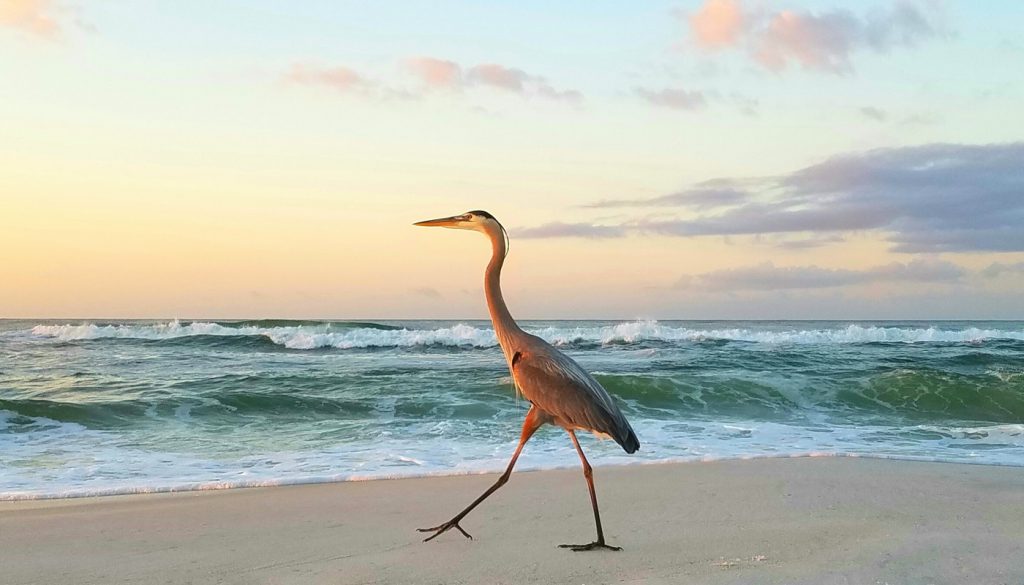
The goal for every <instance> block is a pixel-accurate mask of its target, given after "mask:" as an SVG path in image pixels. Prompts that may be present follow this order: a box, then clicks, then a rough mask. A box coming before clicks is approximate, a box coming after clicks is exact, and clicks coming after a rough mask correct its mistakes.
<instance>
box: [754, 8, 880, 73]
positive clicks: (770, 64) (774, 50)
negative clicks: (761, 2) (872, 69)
mask: <svg viewBox="0 0 1024 585" xmlns="http://www.w3.org/2000/svg"><path fill="white" fill-rule="evenodd" d="M860 32H861V31H860V23H859V22H858V21H857V20H856V19H855V18H854V17H853V16H852V15H850V14H849V13H847V12H840V11H837V12H832V13H828V14H823V15H820V16H819V15H815V14H810V13H799V12H792V11H789V10H785V11H782V12H779V13H778V14H775V15H774V16H772V17H771V20H770V21H769V22H768V24H767V26H766V27H765V28H764V30H762V31H761V34H760V37H759V38H758V39H757V40H756V41H755V42H754V47H753V52H754V55H753V56H754V60H756V61H757V62H758V63H760V64H761V65H762V66H764V67H765V68H767V69H770V70H772V71H781V70H783V69H785V68H786V65H787V64H788V62H789V61H796V62H797V63H799V64H801V65H803V66H804V67H805V68H807V69H818V70H823V71H832V72H837V73H840V72H845V71H849V70H850V69H851V66H850V61H849V58H850V52H851V50H852V49H853V47H854V45H856V44H857V43H858V42H859V38H858V37H859V35H860Z"/></svg>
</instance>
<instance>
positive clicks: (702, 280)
mask: <svg viewBox="0 0 1024 585" xmlns="http://www.w3.org/2000/svg"><path fill="white" fill-rule="evenodd" d="M965 275H966V271H965V270H964V269H963V268H962V267H960V266H958V265H956V264H953V263H952V262H948V261H945V260H936V259H918V260H912V261H910V262H907V263H902V262H892V263H889V264H885V265H882V266H875V267H872V268H867V269H863V270H852V269H844V268H821V267H818V266H775V265H774V264H773V263H771V262H765V263H763V264H758V265H756V266H748V267H744V268H732V269H727V270H715V271H712V272H705V273H703V274H698V275H694V276H683V277H682V278H680V279H679V281H678V282H677V283H676V286H677V287H678V288H694V289H701V290H710V291H751V290H754V291H772V290H795V289H818V288H835V287H846V286H859V285H870V284H878V283H899V282H911V283H914V282H916V283H933V284H934V283H947V284H952V283H956V282H959V281H960V280H961V279H962V278H963V277H964V276H965Z"/></svg>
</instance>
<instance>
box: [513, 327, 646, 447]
mask: <svg viewBox="0 0 1024 585" xmlns="http://www.w3.org/2000/svg"><path fill="white" fill-rule="evenodd" d="M529 338H530V339H529V340H528V343H525V344H523V345H524V346H525V347H524V349H520V350H518V351H517V352H515V353H514V354H513V364H512V376H513V378H514V379H515V382H516V386H517V387H518V388H519V390H520V391H521V392H522V393H523V396H525V397H526V399H527V400H529V401H530V402H532V403H533V404H535V405H536V406H537V407H538V408H540V409H541V410H543V411H544V412H545V413H547V414H549V415H550V416H551V417H552V422H553V423H554V424H556V425H558V426H560V427H562V428H566V429H585V430H588V431H592V432H594V433H597V434H600V435H608V436H609V437H611V438H612V439H614V440H615V442H616V443H618V444H619V445H621V446H622V448H623V449H624V450H625V451H626V453H634V452H636V450H637V449H639V448H640V441H639V440H638V439H637V438H636V433H634V432H633V427H631V426H629V421H627V420H626V417H625V416H623V415H622V411H620V410H619V407H618V405H616V404H615V400H614V399H613V398H612V397H611V396H609V395H608V392H607V391H606V390H605V389H604V387H602V386H601V384H600V383H598V381H597V380H595V379H594V377H593V376H591V375H590V374H589V373H587V371H586V370H584V369H583V368H582V367H580V365H579V364H577V363H576V362H575V361H573V360H572V358H570V357H569V356H567V355H565V354H564V353H562V352H560V351H558V350H557V349H555V348H554V347H552V346H551V345H549V344H548V342H546V341H544V340H543V339H541V338H539V337H536V336H533V335H529Z"/></svg>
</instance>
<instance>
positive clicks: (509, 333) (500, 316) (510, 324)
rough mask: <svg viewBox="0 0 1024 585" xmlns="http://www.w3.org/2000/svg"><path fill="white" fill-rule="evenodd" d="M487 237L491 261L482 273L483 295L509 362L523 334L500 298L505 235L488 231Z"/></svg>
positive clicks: (505, 251)
mask: <svg viewBox="0 0 1024 585" xmlns="http://www.w3.org/2000/svg"><path fill="white" fill-rule="evenodd" d="M487 235H488V237H490V239H491V248H492V253H491V261H490V262H489V263H488V264H487V271H486V272H485V273H484V294H485V295H486V297H487V310H488V311H489V312H490V314H491V323H493V324H494V333H495V334H496V335H497V337H498V343H500V344H501V349H502V351H503V352H504V353H505V359H507V360H511V355H512V354H511V352H512V351H514V350H513V349H512V347H513V345H512V342H513V341H514V340H515V338H516V337H517V336H518V335H520V334H522V333H523V330H522V329H520V328H519V325H517V324H516V322H515V320H514V319H513V318H512V314H511V313H509V312H508V307H507V306H505V299H504V298H503V297H502V296H501V267H502V265H503V264H504V263H505V254H506V253H507V252H508V250H507V249H506V248H505V234H504V233H502V232H501V231H500V230H488V233H487Z"/></svg>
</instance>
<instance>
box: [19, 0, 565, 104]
mask: <svg viewBox="0 0 1024 585" xmlns="http://www.w3.org/2000/svg"><path fill="white" fill-rule="evenodd" d="M0 1H3V0H0ZM403 69H404V70H405V71H406V72H407V73H409V74H410V75H412V76H413V77H415V78H416V79H418V80H419V81H420V82H421V86H420V87H419V88H414V89H410V88H408V87H402V86H401V85H395V84H392V83H389V82H383V81H378V80H374V79H370V78H367V77H364V76H363V75H361V74H360V73H359V72H357V71H355V70H354V69H351V68H349V67H345V66H334V67H323V66H318V65H306V64H301V63H297V64H293V65H292V66H291V67H290V68H289V69H288V70H287V71H286V72H285V73H284V75H283V76H282V78H283V80H284V81H286V82H288V83H293V84H299V85H309V86H322V87H328V88H331V89H333V90H335V91H338V92H341V93H349V94H360V95H362V96H363V97H367V98H374V99H380V100H390V99H416V98H420V97H423V95H424V93H425V92H426V91H430V90H435V89H449V90H460V91H461V90H463V89H472V88H474V87H480V86H486V87H492V88H495V89H498V90H501V91H506V92H511V93H514V94H517V95H520V96H522V97H524V98H534V97H536V98H541V99H548V100H555V101H564V102H568V103H573V104H578V103H581V102H582V101H583V94H582V93H580V92H578V91H575V90H562V89H556V88H555V87H552V86H551V84H550V83H548V81H547V80H546V79H545V78H543V77H540V76H537V75H530V74H528V73H526V72H525V71H523V70H521V69H515V68H512V67H505V66H503V65H498V64H495V63H486V64H482V65H476V66H473V67H470V68H468V69H466V68H463V67H462V66H461V65H459V64H458V63H455V62H453V61H445V60H443V59H435V58H433V57H414V58H410V59H407V60H405V61H404V62H403Z"/></svg>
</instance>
